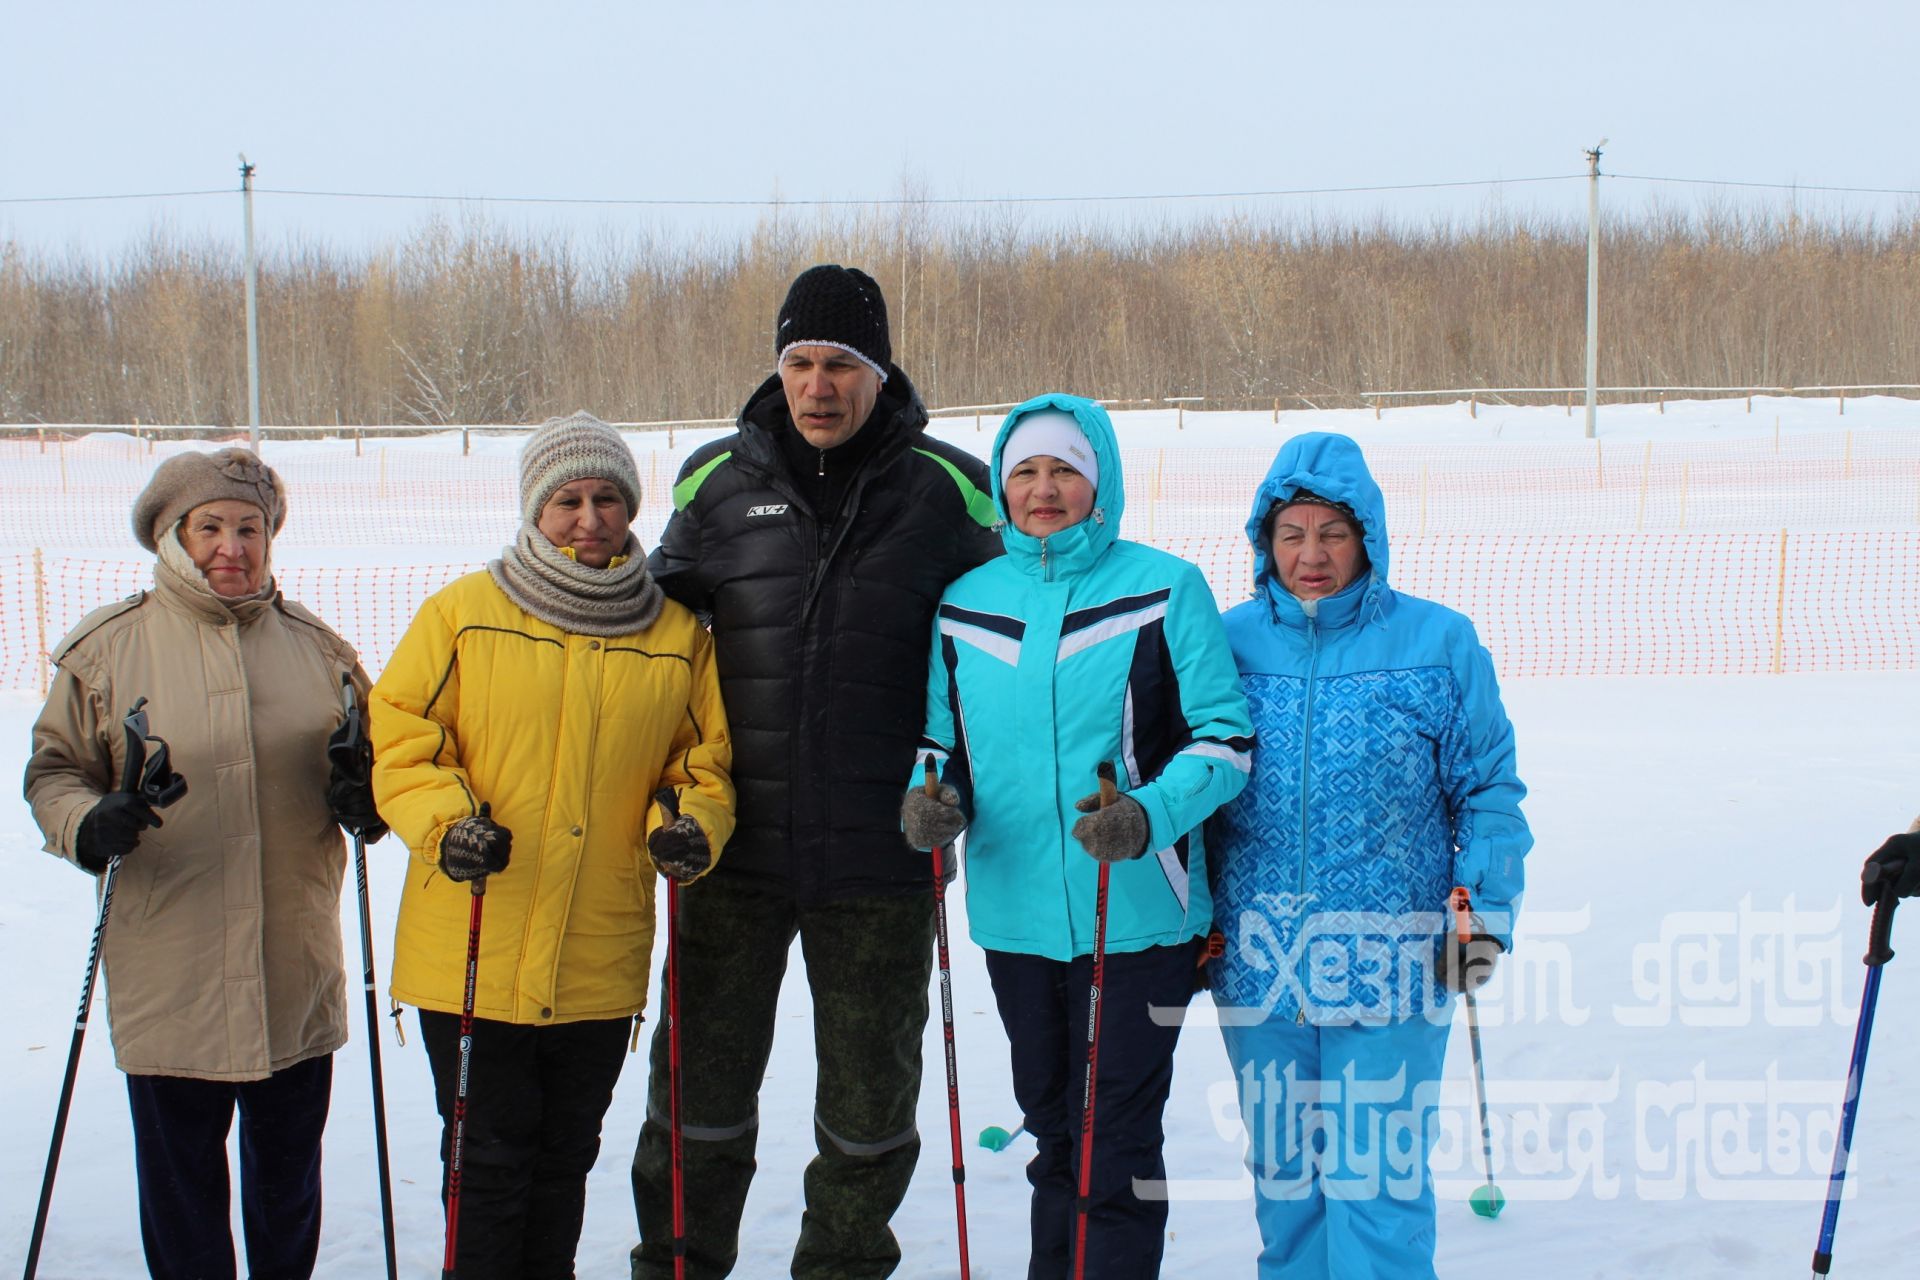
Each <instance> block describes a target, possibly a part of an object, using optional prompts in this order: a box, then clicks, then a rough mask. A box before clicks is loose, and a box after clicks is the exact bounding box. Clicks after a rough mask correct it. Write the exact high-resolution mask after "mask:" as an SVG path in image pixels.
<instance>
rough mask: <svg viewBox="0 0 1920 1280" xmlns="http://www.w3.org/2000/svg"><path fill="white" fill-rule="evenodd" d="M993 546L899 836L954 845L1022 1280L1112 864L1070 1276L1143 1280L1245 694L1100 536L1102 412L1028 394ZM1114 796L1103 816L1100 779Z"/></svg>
mask: <svg viewBox="0 0 1920 1280" xmlns="http://www.w3.org/2000/svg"><path fill="white" fill-rule="evenodd" d="M992 471H993V487H994V499H995V501H996V503H997V504H998V506H999V510H1000V515H1001V518H1002V520H1003V522H1004V523H1002V525H1001V526H1000V533H1001V538H1002V539H1003V541H1004V542H1005V545H1006V550H1007V554H1006V555H1005V556H1004V557H1001V558H1000V559H996V560H992V561H989V562H988V563H987V564H985V565H982V566H981V567H980V568H978V569H975V570H973V571H972V572H970V573H968V574H966V575H965V576H964V577H962V578H960V579H959V580H958V581H956V582H955V583H954V584H953V585H952V586H951V587H949V588H948V589H947V592H946V594H945V596H943V597H942V599H941V603H940V609H939V614H938V617H937V619H936V622H935V635H934V645H933V661H932V664H931V672H930V678H929V683H928V691H927V728H926V740H925V746H924V750H925V752H926V753H927V754H930V755H932V756H933V758H934V760H935V762H936V766H937V768H938V769H939V771H940V774H941V777H942V782H943V786H942V787H941V788H940V789H939V793H938V796H937V797H929V796H928V795H927V794H926V792H925V790H924V788H923V787H921V786H919V785H918V783H919V781H920V779H919V775H918V773H916V775H915V778H914V780H913V782H914V784H915V785H913V786H912V787H911V788H910V790H909V792H908V796H907V800H906V803H905V805H904V808H903V813H902V818H903V825H904V827H905V830H906V832H907V837H908V840H909V842H911V843H912V844H914V845H915V846H916V847H918V848H923V849H924V848H930V847H932V846H933V845H943V846H944V845H946V844H948V843H949V842H951V841H952V840H953V839H954V837H955V836H957V835H958V834H959V833H960V831H961V830H962V828H964V829H965V832H966V842H965V859H966V878H967V917H968V921H969V923H970V925H971V930H972V934H973V939H974V941H975V942H977V943H979V944H980V945H981V946H982V947H984V948H986V951H987V972H988V974H989V976H990V977H991V979H992V981H993V988H994V996H995V999H996V1002H997V1003H998V1005H999V1008H1000V1017H1001V1021H1002V1022H1003V1023H1004V1024H1005V1026H1006V1030H1007V1037H1008V1040H1009V1041H1010V1042H1011V1047H1012V1055H1013V1078H1014V1096H1015V1099H1016V1100H1017V1101H1018V1102H1019V1104H1020V1107H1021V1109H1022V1111H1023V1112H1024V1113H1025V1120H1026V1127H1027V1131H1028V1132H1030V1133H1032V1134H1033V1135H1034V1138H1035V1140H1036V1142H1037V1143H1038V1146H1039V1150H1038V1153H1037V1154H1036V1155H1035V1156H1034V1158H1033V1160H1032V1161H1031V1163H1029V1164H1028V1166H1027V1179H1028V1181H1029V1182H1030V1183H1032V1185H1033V1203H1032V1231H1033V1256H1032V1263H1031V1266H1030V1269H1029V1272H1028V1274H1029V1276H1030V1277H1034V1278H1035V1280H1038V1278H1039V1277H1055V1276H1066V1275H1069V1274H1071V1271H1072V1265H1073V1256H1072V1255H1073V1237H1074V1229H1075V1219H1076V1212H1075V1198H1076V1194H1077V1181H1078V1177H1079V1143H1078V1135H1079V1132H1080V1107H1081V1092H1082V1084H1083V1081H1084V1076H1085V1066H1086V1025H1087V1004H1088V993H1089V985H1090V980H1091V973H1092V961H1091V957H1092V952H1093V942H1094V927H1095V921H1094V910H1095V887H1096V882H1097V880H1098V873H1099V864H1100V862H1102V861H1105V862H1107V863H1108V864H1110V866H1111V872H1110V886H1109V890H1108V906H1107V922H1106V950H1107V959H1106V964H1105V985H1104V989H1103V991H1102V995H1101V1008H1102V1010H1103V1012H1102V1014H1101V1024H1100V1053H1099V1075H1098V1079H1097V1081H1096V1085H1095V1089H1096V1104H1095V1106H1096V1110H1095V1125H1096V1131H1095V1138H1094V1142H1095V1146H1094V1159H1093V1168H1092V1187H1091V1194H1090V1207H1089V1212H1088V1232H1087V1236H1088V1238H1087V1267H1086V1274H1087V1275H1088V1276H1099V1277H1102V1280H1126V1278H1127V1277H1133V1276H1153V1275H1157V1274H1158V1272H1159V1266H1160V1256H1161V1248H1162V1243H1163V1240H1164V1237H1165V1223H1166V1201H1165V1200H1164V1199H1159V1198H1156V1199H1141V1198H1140V1197H1139V1196H1137V1195H1136V1194H1135V1193H1134V1189H1133V1184H1134V1180H1135V1179H1143V1180H1149V1181H1151V1180H1158V1179H1162V1178H1164V1177H1165V1166H1164V1164H1163V1162H1162V1160H1161V1155H1160V1147H1161V1124H1160V1117H1161V1111H1162V1109H1163V1108H1164V1106H1165V1104H1166V1099H1167V1094H1168V1091H1169V1089H1170V1088H1171V1085H1172V1081H1173V1049H1174V1044H1175V1041H1176V1039H1177V1038H1178V1036H1179V1026H1178V1020H1177V1019H1168V1020H1164V1021H1166V1022H1167V1023H1169V1024H1170V1025H1161V1024H1160V1023H1158V1022H1156V1021H1155V1020H1154V1018H1153V1017H1152V1016H1151V1013H1150V1011H1151V1009H1152V1008H1154V1007H1156V1006H1161V1007H1167V1006H1170V1007H1173V1008H1183V1007H1184V1006H1185V1005H1186V1003H1187V999H1188V997H1189V995H1190V993H1191V991H1192V986H1193V973H1194V964H1195V960H1196V956H1197V949H1198V946H1199V940H1200V939H1201V938H1202V937H1203V936H1204V935H1205V934H1206V933H1207V931H1208V928H1209V926H1210V924H1211V922H1212V920H1213V904H1212V898H1211V893H1210V890H1209V888H1208V878H1207V866H1206V851H1205V846H1204V843H1203V841H1202V838H1201V833H1200V830H1199V828H1200V824H1201V822H1202V821H1204V820H1205V818H1206V817H1207V815H1208V814H1210V813H1212V812H1213V811H1214V809H1216V808H1218V807H1219V806H1220V805H1221V804H1222V803H1224V802H1225V801H1227V800H1230V799H1232V798H1233V796H1234V795H1235V794H1237V793H1238V792H1239V790H1240V788H1241V787H1242V786H1244V785H1245V784H1246V777H1247V769H1248V761H1249V753H1250V751H1251V749H1252V740H1251V737H1250V730H1249V724H1248V718H1247V704H1246V699H1245V698H1244V697H1243V696H1242V694H1241V692H1240V682H1239V679H1238V677H1237V676H1236V675H1235V672H1234V668H1233V658H1232V655H1231V653H1230V652H1229V651H1228V648H1227V644H1226V637H1225V636H1224V634H1223V633H1222V630H1221V625H1220V618H1219V614H1218V613H1217V611H1216V606H1215V604H1214V600H1213V595H1212V593H1211V591H1210V590H1209V589H1208V587H1207V583H1206V580H1205V579H1204V578H1203V577H1202V576H1201V574H1200V572H1199V570H1197V569H1195V568H1194V567H1193V566H1192V565H1190V564H1188V563H1187V562H1186V561H1184V560H1180V559H1177V558H1175V557H1173V556H1170V555H1167V554H1166V553H1164V552H1161V551H1156V550H1153V549H1152V548H1150V547H1144V546H1141V545H1139V544H1138V543H1133V542H1126V541H1123V540H1121V538H1120V537H1119V527H1120V516H1121V512H1122V510H1123V509H1124V507H1125V491H1124V487H1123V485H1122V483H1121V474H1120V450H1119V446H1118V444H1117V443H1116V441H1115V439H1114V434H1113V424H1112V422H1111V421H1110V420H1109V419H1108V417H1107V414H1106V411H1105V410H1103V409H1102V408H1101V407H1100V406H1099V405H1097V404H1095V403H1093V402H1092V401H1090V400H1083V399H1081V398H1079V397H1077V396H1066V395H1045V396H1039V397H1036V398H1035V399H1033V400H1029V401H1028V402H1027V403H1025V404H1023V405H1021V406H1020V407H1019V408H1017V409H1015V410H1014V411H1013V412H1012V413H1010V414H1008V415H1007V419H1006V421H1005V422H1004V423H1003V424H1002V425H1001V428H1000V433H999V436H998V437H997V439H996V440H995V444H994V452H993V463H992ZM1103 762H1111V763H1112V764H1113V765H1114V767H1115V770H1116V772H1117V774H1118V783H1119V790H1120V798H1119V800H1118V801H1117V802H1116V803H1114V804H1113V805H1112V806H1110V807H1108V808H1105V809H1101V808H1099V807H1098V799H1097V782H1096V777H1095V770H1096V768H1097V767H1098V766H1099V765H1100V764H1101V763H1103Z"/></svg>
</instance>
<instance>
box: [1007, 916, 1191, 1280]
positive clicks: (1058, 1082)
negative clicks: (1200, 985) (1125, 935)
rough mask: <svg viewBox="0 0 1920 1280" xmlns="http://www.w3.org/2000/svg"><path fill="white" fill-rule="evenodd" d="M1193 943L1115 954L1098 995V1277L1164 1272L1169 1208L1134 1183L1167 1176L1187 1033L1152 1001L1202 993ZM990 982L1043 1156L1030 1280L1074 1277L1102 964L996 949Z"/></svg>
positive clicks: (1092, 1231)
mask: <svg viewBox="0 0 1920 1280" xmlns="http://www.w3.org/2000/svg"><path fill="white" fill-rule="evenodd" d="M1194 956H1195V950H1194V947H1193V946H1192V945H1180V946H1172V947H1150V948H1148V949H1147V950H1145V951H1133V952H1125V953H1121V954H1110V955H1108V956H1107V958H1106V969H1105V973H1104V985H1103V987H1102V990H1101V996H1100V1007H1101V1013H1100V1057H1099V1066H1098V1070H1097V1073H1096V1076H1095V1080H1094V1100H1093V1115H1094V1137H1093V1144H1094V1145H1093V1177H1092V1182H1091V1185H1090V1187H1089V1195H1088V1211H1087V1268H1086V1274H1087V1275H1088V1276H1089V1277H1093V1276H1098V1277H1099V1278H1100V1280H1129V1278H1130V1277H1151V1276H1157V1275H1159V1274H1160V1258H1161V1254H1162V1252H1163V1249H1164V1246H1165V1242H1166V1225H1167V1203H1166V1201H1165V1200H1164V1199H1161V1198H1157V1197H1156V1198H1152V1199H1142V1198H1141V1197H1140V1196H1138V1195H1137V1194H1135V1192H1134V1187H1133V1181H1134V1179H1136V1178H1147V1179H1164V1178H1165V1177H1166V1163H1165V1161H1164V1160H1162V1158H1161V1154H1160V1147H1161V1139H1162V1132H1161V1128H1160V1117H1161V1113H1162V1112H1163V1111H1164V1110H1165V1109H1166V1105H1167V1094H1168V1092H1169V1091H1170V1090H1171V1089H1172V1087H1173V1048H1174V1045H1175V1043H1176V1042H1177V1041H1178V1040H1179V1038H1180V1027H1179V1025H1178V1024H1177V1023H1175V1024H1174V1025H1172V1026H1160V1025H1158V1024H1156V1023H1155V1022H1154V1020H1153V1019H1152V1017H1151V1016H1150V1014H1149V1008H1150V1007H1152V1006H1161V1007H1167V1008H1171V1009H1175V1010H1184V1009H1185V1007H1186V1004H1187V1000H1188V999H1189V997H1190V996H1191V995H1192V993H1193V962H1194ZM987 976H988V977H989V978H990V979H991V980H992V982H993V997H994V1001H995V1003H997V1004H998V1005H999V1007H1000V1021H1001V1023H1002V1024H1004V1025H1005V1027H1006V1029H1007V1039H1008V1041H1009V1042H1010V1045H1011V1048H1012V1051H1013V1097H1014V1101H1016V1102H1018V1103H1019V1104H1020V1110H1021V1111H1022V1112H1023V1113H1025V1119H1026V1125H1027V1132H1029V1133H1031V1134H1032V1135H1033V1137H1034V1141H1035V1142H1036V1143H1037V1144H1038V1146H1039V1150H1038V1152H1037V1153H1036V1154H1035V1155H1034V1157H1033V1159H1032V1160H1030V1161H1029V1162H1028V1163H1027V1181H1028V1182H1029V1183H1031V1184H1032V1186H1033V1206H1032V1214H1033V1217H1032V1225H1033V1255H1032V1259H1031V1261H1030V1262H1029V1263H1028V1266H1027V1275H1028V1277H1029V1280H1060V1278H1062V1277H1065V1276H1069V1275H1071V1274H1072V1273H1073V1242H1074V1233H1075V1226H1076V1218H1077V1213H1076V1204H1077V1201H1078V1198H1079V1190H1080V1187H1079V1179H1080V1117H1081V1110H1082V1098H1083V1096H1084V1093H1085V1085H1086V1075H1087V1004H1088V994H1089V992H1090V990H1091V986H1092V980H1093V957H1091V956H1081V957H1079V958H1078V959H1076V960H1074V961H1072V962H1071V963H1067V964H1063V963H1061V962H1060V961H1058V960H1048V959H1044V958H1042V957H1040V956H1027V955H1014V954H1011V953H1009V952H1004V951H989V952H987Z"/></svg>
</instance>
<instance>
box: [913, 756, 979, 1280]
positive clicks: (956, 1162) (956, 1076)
mask: <svg viewBox="0 0 1920 1280" xmlns="http://www.w3.org/2000/svg"><path fill="white" fill-rule="evenodd" d="M925 771H926V773H925V776H926V784H927V794H928V795H929V796H932V797H935V798H938V796H939V793H940V780H939V779H938V778H937V777H935V776H934V772H933V756H932V755H931V754H929V755H928V756H927V759H926V766H925ZM932 853H933V923H934V936H935V937H936V938H938V939H939V942H940V1022H941V1026H942V1027H943V1029H944V1030H945V1031H946V1037H947V1127H948V1129H949V1131H950V1133H951V1136H952V1139H953V1213H954V1217H955V1219H956V1221H957V1222H958V1223H959V1228H960V1280H970V1277H971V1275H972V1272H971V1270H970V1264H969V1263H968V1261H967V1165H966V1161H965V1159H964V1158H963V1157H962V1156H961V1154H960V1152H961V1145H960V1063H959V1060H958V1059H957V1058H956V1057H955V1056H954V1051H953V961H952V959H951V957H950V956H949V955H948V952H947V867H946V850H944V849H942V848H941V847H940V846H939V845H935V846H934V847H933V849H932Z"/></svg>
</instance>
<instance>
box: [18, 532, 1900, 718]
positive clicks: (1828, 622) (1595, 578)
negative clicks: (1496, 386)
mask: <svg viewBox="0 0 1920 1280" xmlns="http://www.w3.org/2000/svg"><path fill="white" fill-rule="evenodd" d="M1157 545H1159V546H1161V547H1162V548H1164V549H1165V550H1167V551H1170V552H1172V553H1173V554H1175V555H1178V556H1181V557H1182V558H1184V559H1186V560H1189V561H1191V562H1193V563H1194V564H1196V565H1198V566H1199V567H1200V569H1201V571H1202V572H1203V573H1204V574H1205V575H1206V577H1207V581H1208V583H1209V584H1210V585H1211V586H1212V588H1213V591H1214V594H1215V596H1216V598H1217V599H1218V600H1219V602H1220V604H1221V606H1222V607H1223V608H1224V607H1226V606H1229V605H1232V604H1236V603H1238V602H1240V601H1241V600H1244V599H1246V598H1247V597H1248V595H1249V594H1250V592H1251V589H1252V576H1251V575H1252V557H1251V554H1250V552H1249V550H1248V547H1247V544H1246V542H1245V540H1244V539H1243V538H1241V537H1240V536H1238V535H1237V534H1234V535H1214V536H1211V537H1204V538H1193V537H1172V538H1162V539H1159V540H1158V541H1157ZM1917 565H1920V531H1912V532H1907V531H1898V532H1871V531H1868V532H1861V531H1818V530H1816V531H1801V532H1782V531H1778V530H1776V531H1774V532H1771V533H1766V532H1753V533H1698V534H1673V533H1639V534H1635V533H1599V534H1441V535H1433V536H1429V537H1425V538H1421V537H1402V538H1400V539H1398V540H1397V541H1396V542H1395V544H1394V547H1393V560H1392V564H1391V573H1390V578H1391V580H1392V582H1393V583H1394V585H1395V586H1396V587H1397V588H1398V589H1400V590H1402V591H1406V592H1408V593H1411V594H1414V595H1419V596H1425V597H1427V598H1429V599H1432V600H1437V601H1439V602H1440V603H1442V604H1445V605H1448V606H1450V607H1452V608H1455V609H1458V610H1459V611H1460V612H1462V613H1464V614H1466V615H1467V616H1468V617H1469V618H1471V619H1473V621H1474V624H1475V626H1476V627H1477V628H1478V630H1479V633H1480V638H1481V641H1482V642H1483V643H1484V644H1486V646H1487V647H1488V649H1489V650H1491V651H1492V653H1493V657H1494V662H1495V665H1496V667H1497V668H1498V669H1499V671H1500V673H1501V674H1502V675H1503V676H1610V675H1626V676H1632V675H1759V674H1767V673H1770V672H1812V671H1884V670H1898V669H1912V668H1920V573H1916V572H1915V568H1916V566H1917ZM477 567H479V566H478V565H475V564H408V565H392V564H380V565H366V564H348V565H339V566H328V565H321V566H303V567H295V568H289V569H284V570H280V571H278V574H277V577H278V580H279V583H280V586H281V589H282V590H283V591H285V592H286V594H287V595H288V596H289V597H291V598H293V599H295V600H298V601H300V602H301V603H302V604H304V605H306V606H307V607H308V608H310V609H312V610H313V611H314V612H315V613H317V614H319V615H320V616H321V617H322V618H325V619H326V620H327V621H328V622H329V623H330V624H332V625H333V626H334V627H335V628H336V629H337V630H339V631H340V633H341V634H342V635H344V636H345V637H346V638H347V639H348V640H349V641H350V642H352V644H353V645H354V646H355V647H356V648H357V649H358V650H359V651H360V653H361V656H362V659H363V660H364V661H365V662H366V664H367V667H368V669H369V670H370V671H374V672H378V671H379V669H380V667H381V666H382V665H383V664H384V663H385V662H386V660H387V657H388V655H390V654H391V653H392V652H393V649H394V646H395V645H396V644H398V643H399V640H400V636H401V634H402V633H403V632H404V631H405V630H406V627H407V625H408V623H409V622H410V621H411V620H412V617H413V614H414V612H415V611H416V610H417V609H418V608H419V606H420V603H421V601H423V600H425V599H426V597H427V596H429V595H431V594H432V593H433V592H434V591H436V590H438V589H439V588H440V587H441V586H444V585H445V584H446V583H448V582H450V581H452V580H453V579H454V578H456V577H458V576H459V575H460V574H462V573H465V572H467V571H469V570H470V569H473V568H477ZM151 578H152V563H151V561H131V560H113V561H107V560H88V559H80V558H75V557H67V556H43V557H41V558H40V559H39V560H38V561H37V562H36V560H35V557H34V556H33V555H32V554H31V553H25V554H12V555H4V554H0V688H16V689H40V688H44V681H45V680H46V678H47V669H46V666H45V663H44V658H43V654H44V652H45V650H46V648H47V647H50V646H52V645H56V644H57V643H58V642H59V639H60V638H61V637H62V636H63V635H65V634H66V632H67V631H68V630H70V629H71V628H72V627H73V626H74V625H75V624H76V623H77V622H78V621H79V620H80V619H81V618H82V617H83V616H85V614H86V613H87V611H88V610H90V609H93V608H96V607H98V606H99V605H101V604H104V603H107V602H109V601H111V600H114V599H117V598H120V597H123V596H126V595H128V594H129V593H131V592H133V591H136V590H139V589H141V588H143V587H144V586H146V585H147V584H148V583H149V582H150V581H151Z"/></svg>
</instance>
